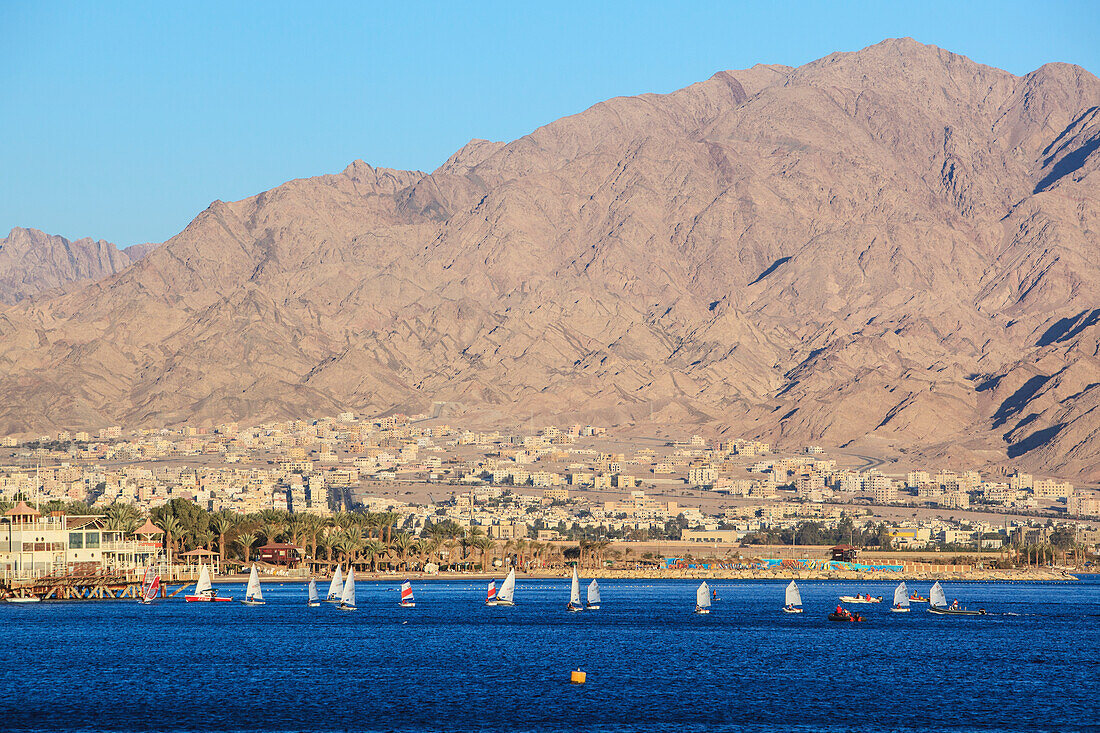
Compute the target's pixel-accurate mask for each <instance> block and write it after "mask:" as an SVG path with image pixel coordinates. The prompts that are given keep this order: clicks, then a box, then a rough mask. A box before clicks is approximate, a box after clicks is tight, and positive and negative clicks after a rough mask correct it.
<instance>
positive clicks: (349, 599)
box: [340, 568, 355, 608]
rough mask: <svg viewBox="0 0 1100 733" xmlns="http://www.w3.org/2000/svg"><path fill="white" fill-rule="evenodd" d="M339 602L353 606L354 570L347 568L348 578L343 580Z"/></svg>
mask: <svg viewBox="0 0 1100 733" xmlns="http://www.w3.org/2000/svg"><path fill="white" fill-rule="evenodd" d="M340 603H342V604H343V605H345V606H351V607H352V608H355V570H354V569H352V568H348V579H347V580H346V581H344V592H343V593H342V594H341V595H340Z"/></svg>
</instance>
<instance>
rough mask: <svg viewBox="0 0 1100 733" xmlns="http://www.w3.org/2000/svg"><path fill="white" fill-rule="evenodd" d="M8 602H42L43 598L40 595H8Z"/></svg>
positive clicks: (6, 599)
mask: <svg viewBox="0 0 1100 733" xmlns="http://www.w3.org/2000/svg"><path fill="white" fill-rule="evenodd" d="M4 600H5V601H7V602H8V603H41V602H42V599H41V598H39V597H38V596H8V597H7V598H5V599H4Z"/></svg>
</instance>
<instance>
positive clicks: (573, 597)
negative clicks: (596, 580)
mask: <svg viewBox="0 0 1100 733" xmlns="http://www.w3.org/2000/svg"><path fill="white" fill-rule="evenodd" d="M566 608H568V609H569V610H570V611H571V612H572V613H576V612H578V611H583V610H584V606H582V605H581V581H580V579H579V578H578V577H577V566H576V565H574V566H573V582H572V583H570V584H569V605H568V606H566Z"/></svg>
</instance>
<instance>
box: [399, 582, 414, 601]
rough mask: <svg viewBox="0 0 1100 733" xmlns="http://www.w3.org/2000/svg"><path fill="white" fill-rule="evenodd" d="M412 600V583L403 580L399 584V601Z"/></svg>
mask: <svg viewBox="0 0 1100 733" xmlns="http://www.w3.org/2000/svg"><path fill="white" fill-rule="evenodd" d="M412 600H413V587H412V583H410V582H409V581H407V580H406V581H405V582H404V583H402V584H401V602H402V603H408V602H410V601H412Z"/></svg>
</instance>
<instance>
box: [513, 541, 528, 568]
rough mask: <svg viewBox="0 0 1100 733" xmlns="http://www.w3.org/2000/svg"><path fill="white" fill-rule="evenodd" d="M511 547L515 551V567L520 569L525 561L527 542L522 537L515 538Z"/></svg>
mask: <svg viewBox="0 0 1100 733" xmlns="http://www.w3.org/2000/svg"><path fill="white" fill-rule="evenodd" d="M512 547H514V548H515V550H516V565H517V566H518V567H519V568H520V569H522V568H523V566H524V563H525V561H526V559H527V558H526V555H527V540H526V539H524V538H523V537H517V538H516V540H515V541H514V542H513V543H512Z"/></svg>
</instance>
